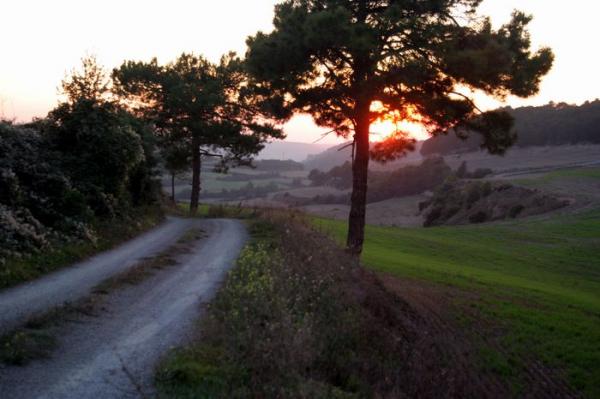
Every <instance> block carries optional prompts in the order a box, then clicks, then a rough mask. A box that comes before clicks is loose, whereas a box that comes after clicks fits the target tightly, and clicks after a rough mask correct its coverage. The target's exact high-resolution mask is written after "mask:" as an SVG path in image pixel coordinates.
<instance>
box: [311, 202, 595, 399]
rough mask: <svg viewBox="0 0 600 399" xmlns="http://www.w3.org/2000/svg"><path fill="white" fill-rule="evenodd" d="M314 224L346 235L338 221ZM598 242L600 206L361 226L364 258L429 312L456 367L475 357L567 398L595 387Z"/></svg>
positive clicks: (488, 370)
mask: <svg viewBox="0 0 600 399" xmlns="http://www.w3.org/2000/svg"><path fill="white" fill-rule="evenodd" d="M315 224H316V225H317V226H319V227H320V228H322V229H325V230H326V231H329V232H330V233H331V234H333V235H334V236H335V237H337V238H338V239H339V240H340V242H341V241H343V239H344V235H345V231H346V225H345V223H343V222H340V221H332V220H326V219H316V220H315ZM598 248H600V208H596V209H595V210H587V211H584V212H581V213H578V214H572V215H568V214H567V215H561V216H555V217H553V218H552V219H544V218H537V219H536V218H532V219H527V220H521V221H514V222H510V223H496V224H484V225H470V226H458V227H457V226H453V227H435V228H429V229H422V228H386V227H376V226H368V227H367V231H366V243H365V251H364V257H363V261H364V264H365V265H367V266H368V267H369V268H372V269H374V270H376V271H378V272H380V273H381V274H382V275H383V278H384V280H385V281H386V285H387V286H388V288H390V289H392V290H395V291H396V292H397V293H398V295H400V297H401V298H403V299H405V300H406V301H407V302H409V303H410V304H412V305H413V306H414V307H415V308H416V309H417V310H418V311H419V312H420V313H422V314H423V315H425V316H427V317H429V318H430V319H431V322H432V327H431V329H432V331H431V332H429V334H433V335H434V336H437V337H438V338H437V339H439V340H442V341H445V342H447V346H448V348H449V349H448V350H449V351H450V352H451V353H449V354H448V356H452V357H454V359H452V361H456V362H458V363H460V362H464V363H465V364H464V365H460V364H459V365H457V366H458V367H470V366H469V365H470V364H472V362H473V361H476V363H475V364H476V365H480V366H481V370H480V372H481V373H483V374H482V375H485V374H491V375H493V376H496V377H497V378H498V379H499V380H500V381H501V382H502V384H504V386H508V387H509V388H510V391H511V392H513V393H514V394H519V395H527V394H534V396H535V392H537V394H540V393H542V392H546V393H547V392H549V390H557V391H556V392H555V394H556V395H557V396H561V397H568V396H570V395H574V392H573V391H572V390H573V389H576V390H581V391H583V392H585V393H586V395H587V396H588V397H590V398H593V397H599V396H600V384H599V383H598V382H599V381H600V347H599V346H598V343H599V342H600V251H599V250H598ZM465 342H466V343H468V344H467V348H462V346H464V345H465ZM461 348H462V349H461ZM459 353H468V355H460V356H459V355H457V354H459ZM536 384H538V385H539V384H541V386H537V385H536ZM544 384H547V386H543V385H544ZM532 390H533V391H534V392H531V391H532Z"/></svg>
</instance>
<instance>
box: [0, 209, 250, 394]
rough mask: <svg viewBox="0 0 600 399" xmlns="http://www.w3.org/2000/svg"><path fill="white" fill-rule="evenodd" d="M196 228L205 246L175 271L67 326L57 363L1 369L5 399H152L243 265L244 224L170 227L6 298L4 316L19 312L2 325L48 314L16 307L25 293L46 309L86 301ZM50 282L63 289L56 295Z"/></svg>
mask: <svg viewBox="0 0 600 399" xmlns="http://www.w3.org/2000/svg"><path fill="white" fill-rule="evenodd" d="M190 228H200V229H202V230H203V231H204V232H205V233H206V236H205V238H203V239H201V240H200V241H198V242H196V243H195V244H194V245H193V246H192V247H191V248H190V249H189V251H187V253H182V254H179V255H177V256H176V257H175V259H176V260H177V264H176V265H174V266H172V267H169V268H165V269H164V270H161V271H159V272H157V273H156V274H154V275H152V276H151V277H148V278H146V279H145V280H143V281H142V282H141V283H139V284H137V285H134V286H127V287H122V288H119V289H117V290H115V291H114V292H112V293H111V294H110V295H109V296H108V297H107V298H106V299H105V300H104V301H103V309H102V311H101V312H99V314H97V315H94V316H87V317H83V318H81V319H80V320H77V322H76V323H72V322H71V323H66V324H65V325H64V326H61V327H60V329H61V333H60V334H59V337H60V339H59V348H58V349H57V350H56V351H55V353H54V355H53V356H52V357H51V358H49V359H46V360H38V361H34V362H32V363H30V364H29V365H27V366H25V367H14V366H10V367H9V366H0V396H1V397H2V398H4V399H9V398H128V397H132V398H137V397H141V398H144V397H152V396H153V390H152V376H153V372H154V367H155V365H156V363H157V362H158V361H159V360H160V358H161V356H163V355H164V354H165V353H166V352H167V351H168V350H169V349H170V348H172V347H174V346H177V345H180V344H181V343H183V342H185V341H186V340H187V339H188V338H189V337H190V334H192V333H193V330H194V329H193V328H192V327H193V323H194V321H195V320H197V319H198V317H199V316H201V311H202V310H201V309H202V307H201V304H202V303H204V302H207V301H209V300H210V299H211V297H212V296H213V295H214V293H215V291H216V289H217V288H218V286H219V283H220V282H221V281H222V280H223V278H224V276H225V273H226V271H227V270H228V269H229V267H230V266H231V265H232V264H233V262H234V260H235V259H236V258H237V256H238V254H239V252H240V250H241V248H242V246H243V244H244V242H245V240H246V232H245V229H244V226H243V225H242V224H241V223H240V222H238V221H233V220H216V219H215V220H203V221H200V220H184V219H171V220H169V221H168V222H167V223H166V224H165V225H163V226H162V227H160V228H159V229H156V230H154V231H152V232H150V233H148V234H146V235H144V236H142V237H140V238H138V239H136V240H134V241H132V242H130V243H128V244H125V245H124V246H123V247H121V248H118V249H116V250H114V251H109V252H108V253H105V254H102V255H100V256H98V257H95V258H93V259H91V260H90V261H88V262H84V263H81V264H79V265H77V266H76V267H75V268H73V270H71V269H67V270H64V271H63V272H61V273H59V274H58V275H56V276H49V277H47V278H44V279H43V280H40V281H39V282H35V283H32V284H30V285H28V286H24V287H20V288H17V289H14V290H10V291H7V292H4V293H2V294H1V295H2V296H0V307H1V309H0V313H2V312H3V311H4V309H9V308H10V305H5V303H4V300H9V301H12V303H13V304H15V306H20V308H19V309H20V310H19V311H18V312H14V311H13V312H12V313H11V314H13V316H10V317H6V316H5V315H2V317H3V318H2V319H1V320H2V322H4V321H5V320H8V321H10V322H11V323H13V324H14V323H17V320H18V317H17V315H20V316H24V315H26V314H27V313H28V312H29V311H31V310H36V311H37V310H39V309H40V308H41V307H42V306H41V305H36V306H34V305H33V304H32V305H29V306H25V304H24V303H25V302H26V301H25V302H20V301H23V299H16V298H24V295H25V293H26V292H32V293H33V295H34V297H33V298H32V300H31V302H32V303H39V302H41V303H44V304H46V305H48V304H51V303H52V304H57V303H59V302H60V301H61V300H65V299H71V298H73V297H75V296H84V295H86V290H87V292H88V293H89V290H91V287H93V286H94V285H96V284H97V283H99V282H100V281H99V280H103V279H104V278H106V277H108V275H109V274H110V273H113V272H114V271H120V270H122V268H123V265H124V264H129V263H134V260H135V259H139V258H141V257H147V256H151V255H154V254H157V253H158V252H160V251H161V249H162V250H164V249H165V248H166V247H167V246H168V245H169V243H171V244H172V243H173V242H175V241H176V240H177V239H178V237H180V236H181V235H182V234H184V233H185V232H186V231H188V230H189V229H190ZM100 270H101V271H103V272H104V273H101V271H100ZM52 282H54V284H57V285H58V286H59V287H60V289H55V288H54V285H53V283H52ZM35 286H37V287H38V289H40V290H42V291H41V292H39V293H38V291H37V290H36V289H34V288H32V287H35ZM82 286H85V287H87V288H85V289H84V288H82ZM71 289H72V292H71V294H72V296H69V297H68V298H65V297H64V293H62V292H63V291H70V290H71ZM20 290H24V291H22V292H21V291H20ZM29 290H31V291H29ZM11 293H12V295H14V297H13V296H11ZM61 293H62V294H61ZM45 296H47V297H48V298H49V300H48V301H46V300H45ZM11 298H12V299H11ZM33 308H35V309H33Z"/></svg>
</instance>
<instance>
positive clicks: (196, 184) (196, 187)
mask: <svg viewBox="0 0 600 399" xmlns="http://www.w3.org/2000/svg"><path fill="white" fill-rule="evenodd" d="M201 169H202V159H201V158H200V144H199V143H198V141H197V140H196V139H193V140H192V198H191V199H190V214H191V215H195V214H196V212H198V201H199V200H200V171H201Z"/></svg>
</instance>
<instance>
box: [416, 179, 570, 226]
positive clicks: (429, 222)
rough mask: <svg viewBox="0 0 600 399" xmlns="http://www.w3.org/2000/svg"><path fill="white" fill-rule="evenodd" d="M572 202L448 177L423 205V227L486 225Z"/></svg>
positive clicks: (508, 186) (519, 188)
mask: <svg viewBox="0 0 600 399" xmlns="http://www.w3.org/2000/svg"><path fill="white" fill-rule="evenodd" d="M568 204H569V202H568V201H565V200H562V199H559V198H556V197H553V196H551V195H546V194H543V193H541V192H539V191H536V190H531V189H528V188H525V187H519V186H514V185H512V184H509V183H504V182H491V181H483V182H482V181H473V180H467V181H465V180H460V179H457V178H456V177H453V178H449V179H448V180H447V181H446V182H445V183H444V184H442V185H441V186H440V187H439V188H438V189H437V190H436V191H435V193H434V195H433V197H432V198H431V199H430V200H429V201H427V202H425V203H422V204H420V206H419V208H420V209H421V211H422V212H424V216H425V221H424V225H425V226H426V227H427V226H436V225H442V224H466V223H484V222H488V221H495V220H503V219H509V218H516V217H525V216H529V215H536V214H541V213H545V212H549V211H553V210H555V209H558V208H561V207H564V206H566V205H568Z"/></svg>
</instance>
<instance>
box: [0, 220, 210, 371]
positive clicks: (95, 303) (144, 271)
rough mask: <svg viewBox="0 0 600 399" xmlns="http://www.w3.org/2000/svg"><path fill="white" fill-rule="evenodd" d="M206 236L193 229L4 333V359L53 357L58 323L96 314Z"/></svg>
mask: <svg viewBox="0 0 600 399" xmlns="http://www.w3.org/2000/svg"><path fill="white" fill-rule="evenodd" d="M205 237H206V233H205V232H204V231H203V230H201V229H197V228H193V229H190V230H188V231H186V232H185V233H184V234H183V235H182V236H181V238H179V240H177V242H176V243H175V244H173V245H172V246H171V247H169V248H167V249H166V250H164V251H163V252H161V253H160V254H158V255H156V256H153V257H149V258H145V259H142V260H141V261H140V262H138V263H137V264H136V265H134V266H133V267H131V268H129V269H128V270H126V271H124V272H123V273H120V274H117V275H115V276H113V277H110V278H108V279H106V280H104V281H103V282H101V283H100V284H98V285H96V287H94V289H93V290H92V293H91V294H90V295H89V296H87V297H85V298H82V299H81V300H78V301H75V302H73V303H71V302H68V303H65V304H64V305H62V306H57V307H55V308H53V309H51V310H49V311H47V312H44V313H41V314H38V315H35V316H33V317H31V318H30V319H28V320H27V321H26V322H25V323H24V324H23V325H22V326H21V327H19V328H17V329H15V330H13V331H10V332H8V333H6V334H4V335H2V336H0V363H5V364H8V365H15V366H23V365H26V364H28V363H29V362H31V361H33V360H38V359H43V358H48V357H50V356H51V355H52V353H53V352H54V351H55V350H56V349H57V348H58V341H59V339H58V337H57V329H56V327H60V326H61V325H63V324H64V323H67V322H69V321H72V320H78V319H79V318H80V317H81V316H91V317H94V316H96V315H97V314H98V311H99V309H100V308H101V305H102V303H103V299H104V298H105V296H106V295H108V294H110V293H112V292H114V291H116V290H118V289H121V288H124V287H127V286H132V285H137V284H140V283H142V282H143V281H144V280H145V279H146V278H148V277H151V276H153V275H154V274H155V273H156V272H158V271H160V270H163V269H165V268H168V267H173V266H175V265H177V264H178V262H177V260H176V259H175V257H176V256H178V255H181V254H183V253H186V252H188V251H189V250H190V248H191V247H192V245H193V244H194V243H195V242H197V241H198V240H201V239H203V238H205Z"/></svg>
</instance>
